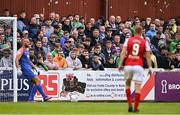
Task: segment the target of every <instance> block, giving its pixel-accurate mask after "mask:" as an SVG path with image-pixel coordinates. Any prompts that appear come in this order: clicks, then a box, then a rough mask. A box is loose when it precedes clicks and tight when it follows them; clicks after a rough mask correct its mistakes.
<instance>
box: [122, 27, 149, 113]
mask: <svg viewBox="0 0 180 115" xmlns="http://www.w3.org/2000/svg"><path fill="white" fill-rule="evenodd" d="M142 31H143V29H142V27H141V26H139V25H137V26H135V36H134V37H131V38H127V39H126V41H125V43H124V45H123V49H122V53H121V58H120V66H119V70H121V69H122V65H123V63H124V60H125V58H126V60H125V67H124V74H125V78H126V97H127V102H128V111H129V112H139V109H138V105H139V101H140V94H141V84H142V81H143V76H144V75H143V73H144V72H143V71H144V69H143V56H144V55H145V57H146V60H147V63H148V67H149V70H150V71H149V72H151V60H150V51H151V49H150V46H149V44H148V42H147V41H146V40H145V39H144V38H143V37H142ZM132 80H133V81H134V82H135V100H134V111H133V106H132V100H131V90H130V87H131V81H132Z"/></svg>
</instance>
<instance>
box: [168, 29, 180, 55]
mask: <svg viewBox="0 0 180 115" xmlns="http://www.w3.org/2000/svg"><path fill="white" fill-rule="evenodd" d="M179 44H180V26H178V27H177V33H176V34H175V39H173V41H172V42H171V43H170V45H169V50H170V52H171V53H175V52H176V47H177V45H179Z"/></svg>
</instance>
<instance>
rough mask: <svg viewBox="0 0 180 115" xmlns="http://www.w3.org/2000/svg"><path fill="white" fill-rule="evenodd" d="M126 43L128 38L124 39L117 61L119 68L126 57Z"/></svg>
mask: <svg viewBox="0 0 180 115" xmlns="http://www.w3.org/2000/svg"><path fill="white" fill-rule="evenodd" d="M127 44H128V39H126V41H125V42H124V44H123V49H122V52H121V56H120V62H119V69H121V67H122V65H123V63H124V59H125V58H126V51H127Z"/></svg>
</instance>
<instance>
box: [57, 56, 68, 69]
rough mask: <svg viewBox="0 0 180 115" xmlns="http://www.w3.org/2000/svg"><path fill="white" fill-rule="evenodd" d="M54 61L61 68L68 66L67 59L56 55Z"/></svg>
mask: <svg viewBox="0 0 180 115" xmlns="http://www.w3.org/2000/svg"><path fill="white" fill-rule="evenodd" d="M54 62H55V63H56V64H57V65H58V67H59V68H67V62H66V59H65V58H63V57H60V56H58V55H56V56H55V57H54Z"/></svg>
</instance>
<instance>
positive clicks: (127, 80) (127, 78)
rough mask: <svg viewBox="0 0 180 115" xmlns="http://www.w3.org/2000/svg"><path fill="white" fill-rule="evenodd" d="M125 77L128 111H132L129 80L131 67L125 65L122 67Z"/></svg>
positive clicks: (130, 78)
mask: <svg viewBox="0 0 180 115" xmlns="http://www.w3.org/2000/svg"><path fill="white" fill-rule="evenodd" d="M124 72H125V79H126V86H125V88H126V90H125V91H126V97H127V102H128V112H132V99H131V80H132V71H131V67H129V66H126V67H125V68H124Z"/></svg>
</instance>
